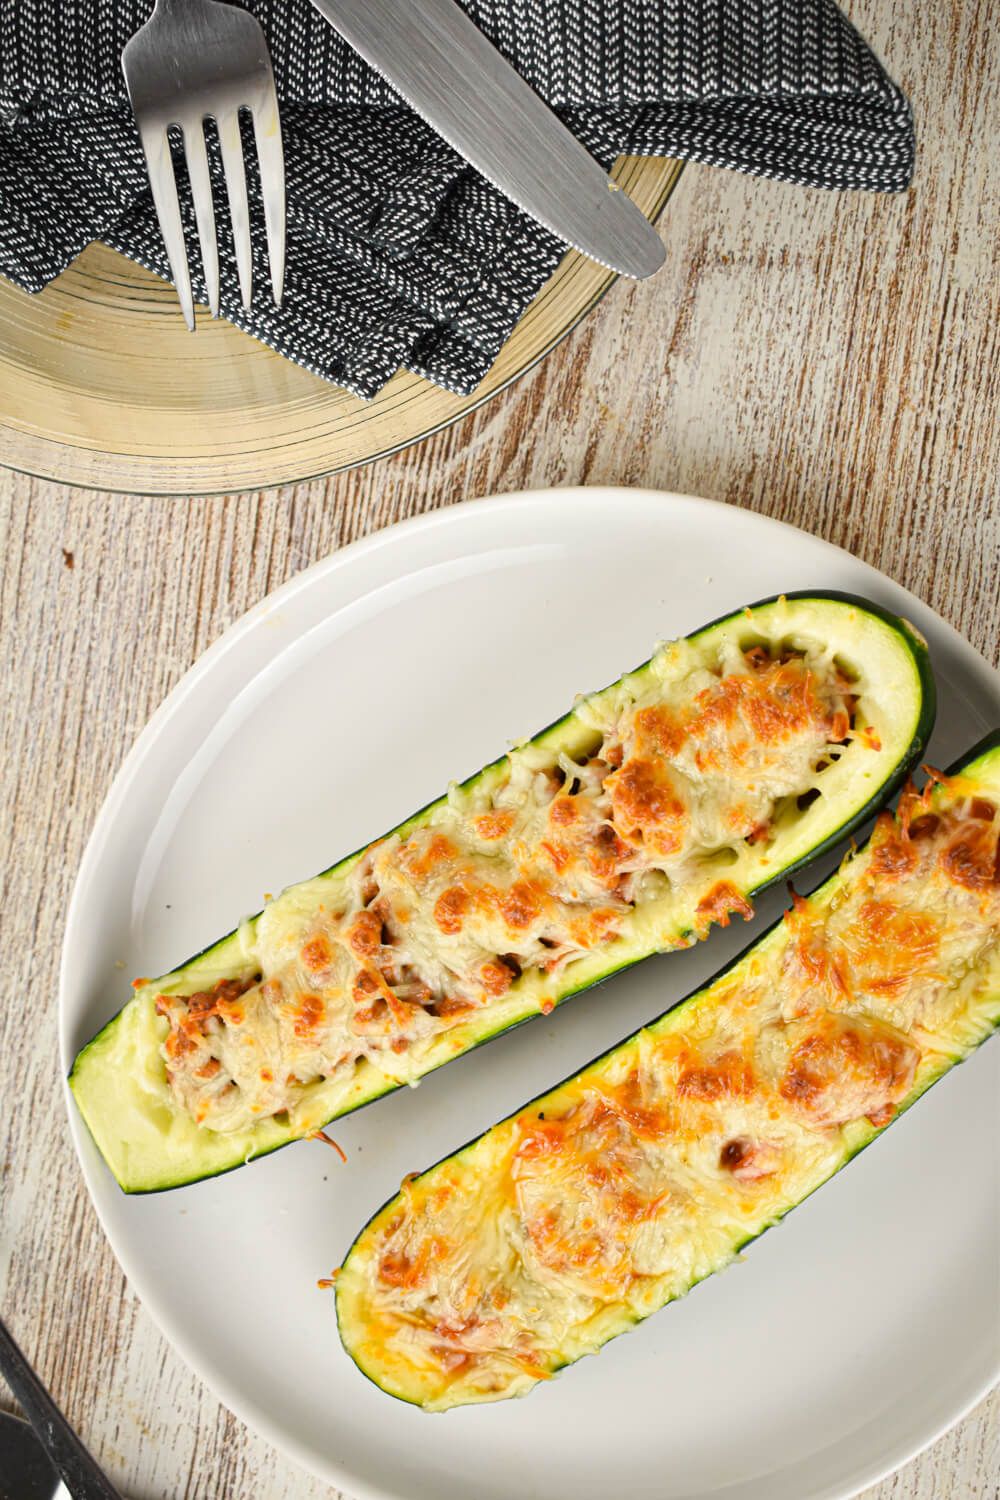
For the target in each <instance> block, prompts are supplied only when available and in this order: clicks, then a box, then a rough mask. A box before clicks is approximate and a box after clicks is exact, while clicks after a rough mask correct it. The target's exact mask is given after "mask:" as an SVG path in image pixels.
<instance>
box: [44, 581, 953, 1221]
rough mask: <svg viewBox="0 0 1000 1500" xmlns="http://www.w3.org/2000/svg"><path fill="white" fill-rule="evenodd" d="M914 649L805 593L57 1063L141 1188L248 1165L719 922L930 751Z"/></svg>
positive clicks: (573, 733) (866, 613) (578, 711)
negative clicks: (68, 1067)
mask: <svg viewBox="0 0 1000 1500" xmlns="http://www.w3.org/2000/svg"><path fill="white" fill-rule="evenodd" d="M933 716H934V688H933V680H932V677H931V673H930V666H929V662H928V657H927V651H926V647H925V645H924V642H923V641H922V640H921V639H920V637H919V636H918V635H917V634H916V633H915V632H914V631H913V630H912V629H911V628H910V627H909V626H908V625H907V624H906V623H904V622H903V621H902V620H899V619H897V618H895V617H894V616H892V615H889V614H887V613H885V612H884V611H882V610H880V609H878V608H877V607H876V606H874V605H871V604H867V603H865V602H864V601H862V600H856V599H852V598H848V597H845V596H840V595H823V594H809V595H801V596H796V595H790V596H788V597H783V598H779V599H774V600H768V601H765V602H764V603H762V604H759V605H755V606H754V607H752V608H747V609H745V610H741V611H739V612H738V613H736V614H733V615H730V616H728V617H727V618H725V619H723V620H719V621H717V622H715V623H714V624H712V625H710V626H707V627H705V628H704V629H702V630H700V631H698V632H697V633H696V634H694V635H692V636H688V637H687V638H685V639H684V640H680V641H676V642H673V643H672V644H670V645H667V646H664V647H662V648H661V649H660V650H659V651H657V653H656V654H655V655H654V656H653V657H652V658H651V659H650V660H649V661H648V662H646V663H645V664H644V665H643V666H641V667H640V668H639V669H638V670H637V671H635V672H632V673H630V674H629V675H627V676H625V677H623V678H621V679H620V680H619V681H618V682H616V683H614V684H613V685H612V686H611V687H608V688H605V689H604V690H603V691H602V692H599V693H595V694H593V695H591V696H590V697H585V698H583V699H581V700H579V701H578V702H577V704H576V706H575V707H574V708H573V709H572V711H571V712H570V713H568V714H567V715H566V716H565V717H564V718H562V719H560V720H559V721H558V722H557V723H555V724H553V725H551V726H550V727H549V728H548V729H545V730H543V731H542V732H541V733H540V734H538V735H536V736H535V737H534V739H532V740H530V741H527V742H525V743H522V744H520V745H518V746H517V747H516V748H515V749H514V750H512V751H511V752H510V753H509V754H508V755H505V756H504V757H503V758H502V759H500V760H498V761H495V762H494V763H493V764H491V765H489V766H487V767H486V768H485V769H484V770H482V771H480V772H478V773H477V774H476V775H475V776H472V777H470V778H469V779H468V780H466V781H464V782H463V783H461V784H460V785H454V786H452V788H451V789H450V790H449V792H448V793H447V794H446V795H445V796H443V797H441V798H440V799H439V800H438V801H436V802H433V803H431V804H430V805H429V806H428V807H425V808H424V809H423V810H422V811H420V812H418V813H417V814H415V815H414V816H413V817H412V818H410V819H409V820H408V821H407V822H405V823H403V824H401V825H400V826H399V827H398V828H395V829H393V830H392V831H391V832H390V833H388V834H386V835H385V836H384V837H383V838H381V839H379V840H377V841H376V842H375V843H373V844H370V845H368V846H367V847H366V848H364V849H361V850H359V851H358V852H356V853H354V854H352V855H350V856H348V857H347V858H346V859H343V860H341V861H340V862H339V863H338V864H336V865H334V866H332V868H330V869H329V870H327V871H326V872H325V873H324V874H322V875H320V876H317V877H316V878H314V879H312V880H307V881H304V882H303V883H301V884H299V885H296V886H292V887H290V888H289V889H288V890H286V891H285V892H284V893H283V894H282V895H281V896H279V897H278V898H277V900H274V901H271V902H270V903H269V904H268V905H267V906H266V907H265V909H264V911H263V912H261V913H259V914H258V915H257V916H256V917H253V918H250V919H248V920H247V921H244V922H243V923H241V925H240V926H239V927H238V928H237V929H236V930H235V931H234V932H232V933H230V934H229V935H228V936H227V937H225V938H223V939H222V940H221V941H220V942H218V943H216V944H214V945H213V946H212V947H210V948H207V949H206V950H205V951H204V952H202V953H200V954H199V955H197V956H196V957H195V958H193V959H191V960H189V961H188V962H187V963H185V964H183V965H181V966H180V967H179V968H177V969H175V970H174V971H173V972H172V973H170V974H167V975H165V976H164V977H162V978H160V979H156V980H139V981H136V986H137V992H136V994H135V997H134V998H133V999H132V1000H131V1001H130V1002H129V1003H128V1004H127V1005H126V1006H125V1007H124V1009H123V1010H122V1011H120V1012H119V1014H118V1015H117V1016H116V1017H115V1018H114V1019H113V1020H112V1021H111V1022H109V1024H108V1025H107V1026H105V1028H104V1030H103V1031H101V1032H100V1033H99V1034H98V1035H97V1036H96V1037H95V1038H94V1039H93V1041H91V1042H90V1043H89V1045H88V1046H86V1047H85V1048H84V1049H83V1050H82V1051H81V1053H80V1054H79V1056H78V1057H77V1059H76V1062H75V1064H74V1066H73V1070H72V1073H71V1075H70V1084H71V1087H72V1090H73V1093H74V1095H75V1097H76V1100H77V1103H78V1105H79V1108H80V1110H81V1112H82V1114H83V1117H84V1119H85V1120H86V1122H87V1125H88V1126H89V1128H90V1131H91V1133H92V1135H93V1137H94V1139H95V1141H96V1142H97V1145H98V1147H99V1148H100V1150H101V1152H102V1153H103V1155H104V1157H105V1160H106V1161H107V1163H108V1165H109V1166H110V1168H111V1170H112V1172H113V1173H114V1175H115V1177H116V1178H117V1180H118V1182H119V1183H120V1185H121V1186H122V1187H123V1188H124V1189H125V1190H126V1191H127V1192H149V1191H155V1190H158V1189H163V1188H168V1187H176V1186H179V1185H181V1184H183V1183H187V1182H192V1181H195V1180H197V1179H199V1178H203V1177H208V1176H213V1175H215V1174H217V1173H219V1172H224V1171H227V1170H229V1169H230V1168H232V1167H235V1166H239V1165H242V1164H243V1163H244V1162H245V1161H247V1160H249V1159H250V1158H251V1157H254V1156H260V1155H263V1154H264V1153H266V1152H269V1151H273V1150H275V1149H276V1148H278V1147H280V1146H283V1145H285V1144H287V1143H288V1142H289V1141H292V1140H295V1139H298V1138H301V1137H303V1136H307V1135H310V1134H312V1133H314V1132H316V1131H317V1130H318V1129H320V1128H321V1127H322V1126H323V1125H324V1124H326V1123H327V1122H328V1121H330V1120H332V1119H334V1118H336V1117H337V1116H339V1115H343V1114H346V1113H348V1112H349V1111H351V1110H354V1109H357V1108H358V1107H359V1106H361V1105H363V1104H365V1103H367V1102H368V1101H369V1100H372V1099H374V1098H377V1097H378V1096H379V1095H381V1094H385V1093H386V1092H387V1091H389V1090H390V1089H394V1088H398V1087H399V1086H400V1085H402V1084H404V1083H409V1084H412V1083H415V1082H416V1081H417V1080H418V1079H419V1078H420V1077H422V1076H423V1074H425V1073H427V1072H429V1071H430V1070H431V1069H434V1068H437V1067H439V1066H440V1065H441V1064H442V1063H445V1062H447V1061H449V1060H450V1059H451V1058H453V1057H456V1056H458V1055H459V1054H460V1053H463V1052H466V1051H468V1050H469V1048H471V1047H474V1046H478V1045H479V1044H480V1043H482V1042H484V1041H486V1040H487V1039H489V1038H490V1037H492V1036H495V1035H496V1034H497V1033H499V1032H502V1031H506V1030H507V1029H508V1028H509V1027H511V1026H514V1025H516V1024H517V1023H518V1022H521V1021H524V1020H527V1019H528V1018H529V1017H530V1016H533V1015H535V1014H537V1013H538V1012H539V1011H542V1012H548V1011H550V1010H551V1009H552V1008H553V1007H554V1006H555V1005H557V1004H559V1003H560V1002H561V1001H563V1000H565V999H566V998H567V997H568V996H570V995H572V994H575V993H576V992H577V991H579V990H581V989H584V988H586V987H588V986H590V985H592V984H595V983H596V982H598V981H599V980H601V979H604V978H606V977H607V976H608V975H609V974H612V973H614V972H615V971H616V970H618V969H621V968H623V967H625V966H626V965H628V964H632V963H635V962H637V961H638V960H639V959H642V958H645V957H646V956H647V955H649V954H651V953H655V952H660V951H663V950H665V949H669V948H677V947H686V946H688V945H689V944H691V943H692V942H694V941H695V940H696V939H698V938H701V937H704V936H705V935H706V933H707V931H708V929H709V927H710V925H711V924H712V923H713V922H721V923H725V922H726V921H728V919H729V916H730V914H732V913H736V912H739V913H741V914H743V915H744V916H748V915H750V911H751V908H750V904H749V902H750V898H751V897H752V896H753V895H754V894H755V893H756V892H757V891H759V890H761V889H763V887H765V886H767V885H770V884H771V883H772V882H773V881H775V880H777V879H779V878H780V877H782V876H785V875H788V874H789V873H790V872H791V871H793V870H795V869H797V868H798V867H799V866H800V865H802V864H803V863H804V862H806V861H807V860H809V859H812V858H814V857H815V856H816V855H817V854H819V853H820V852H822V851H823V850H824V849H825V848H827V847H828V846H829V845H830V844H831V843H832V842H834V841H835V840H837V839H839V838H841V837H843V836H844V835H845V834H846V833H848V832H849V831H850V830H851V829H852V828H854V827H855V826H856V825H857V823H858V822H860V821H861V820H862V819H863V818H864V817H865V816H866V815H868V814H869V813H870V812H871V811H872V810H873V809H874V807H875V806H876V805H877V804H878V803H879V802H880V800H881V799H884V798H885V797H887V796H888V795H889V794H890V792H891V791H892V790H893V789H894V788H895V786H896V785H897V784H898V783H899V782H900V780H901V779H902V777H903V776H904V775H905V773H906V772H907V771H908V770H909V768H910V767H911V766H912V765H913V764H914V763H915V761H916V759H917V758H918V757H919V754H920V752H921V750H922V748H923V746H924V744H925V742H926V739H927V735H928V733H929V732H930V728H931V724H932V721H933Z"/></svg>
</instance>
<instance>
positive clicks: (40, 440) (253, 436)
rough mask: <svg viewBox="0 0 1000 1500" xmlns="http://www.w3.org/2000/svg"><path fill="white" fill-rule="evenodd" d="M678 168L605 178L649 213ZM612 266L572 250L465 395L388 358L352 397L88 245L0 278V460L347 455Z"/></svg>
mask: <svg viewBox="0 0 1000 1500" xmlns="http://www.w3.org/2000/svg"><path fill="white" fill-rule="evenodd" d="M681 167H682V164H681V163H680V162H676V161H671V160H667V159H663V158H653V157H634V156H627V157H621V158H620V159H619V161H618V163H617V166H616V169H615V177H616V178H617V180H618V181H619V182H620V183H621V185H622V187H623V188H625V190H626V191H627V192H628V193H629V195H630V196H631V197H632V198H634V199H635V201H636V202H637V203H638V204H639V206H640V207H641V208H642V210H643V212H644V213H646V214H647V215H648V216H649V217H650V218H656V216H657V215H658V214H659V213H660V211H661V210H662V208H663V207H664V205H665V203H666V202H667V199H668V198H669V197H670V194H671V192H672V191H673V188H674V185H675V184H676V182H677V179H678V177H679V176H680V173H681ZM614 280H615V277H614V274H613V273H612V272H610V271H608V270H606V269H605V268H604V267H603V266H599V265H597V264H595V262H594V261H591V260H588V259H587V258H586V257H585V256H582V255H580V254H578V253H576V252H575V251H573V252H571V253H570V254H568V255H567V256H566V257H565V259H564V260H563V261H562V262H561V263H560V265H559V267H558V269H557V270H556V272H555V274H554V275H553V276H552V277H551V279H550V280H549V281H548V282H547V283H546V284H545V286H544V287H543V288H542V290H541V291H540V292H539V294H538V296H537V297H536V298H535V299H534V301H533V302H532V303H531V305H530V306H529V308H528V309H527V311H526V312H525V314H524V317H523V318H522V319H521V321H520V323H519V324H518V325H517V328H516V329H515V330H514V332H513V334H512V335H511V337H510V338H509V339H508V341H507V343H506V344H505V345H504V347H503V349H502V350H501V352H500V355H499V357H498V359H497V361H496V363H495V364H494V366H493V368H492V369H491V370H490V372H489V374H488V375H487V377H486V379H485V380H484V381H483V382H482V384H481V385H480V386H479V387H478V388H477V390H476V391H474V392H473V394H472V395H471V396H455V395H452V394H451V393H450V392H449V391H444V390H441V389H440V388H439V387H438V386H435V385H431V384H430V382H429V381H426V380H423V379H421V378H420V376H418V375H412V374H410V373H409V372H408V371H401V372H400V373H399V374H397V375H395V376H394V377H393V379H392V380H390V381H389V383H388V385H386V386H385V387H384V389H383V390H382V391H381V392H380V393H379V395H378V396H376V397H375V399H374V400H373V401H369V402H365V401H361V400H359V399H358V397H356V396H352V395H350V394H349V393H348V392H347V391H343V390H340V389H339V388H338V387H336V386H332V385H328V384H327V383H326V382H325V381H322V380H319V379H318V378H317V377H316V376H315V375H310V374H309V373H308V371H306V370H302V369H300V368H299V367H298V366H297V365H293V364H291V363H290V361H288V360H286V359H283V358H282V357H281V356H280V355H278V354H275V353H274V352H273V351H272V350H270V349H267V348H265V347H264V345H263V344H259V343H258V342H257V341H256V340H255V339H252V338H249V337H248V336H247V335H246V334H243V333H240V332H238V330H237V329H235V328H233V327H231V326H230V325H229V324H228V323H225V322H222V321H219V322H214V321H212V320H211V319H210V317H209V316H208V314H207V312H205V311H204V310H202V311H201V312H200V315H199V321H198V332H197V334H196V335H195V336H194V337H192V336H191V334H189V333H188V331H187V329H186V328H185V326H184V322H183V319H182V318H181V315H180V313H179V311H178V307H177V298H176V295H175V293H174V290H173V288H172V287H171V286H168V285H167V283H166V282H163V281H161V280H159V278H158V277H156V276H153V275H151V274H150V273H149V272H147V271H145V270H143V269H142V268H141V267H140V266H137V265H135V264H134V263H133V262H132V261H129V260H126V259H124V258H123V257H122V256H120V255H117V254H116V253H115V252H114V251H113V250H109V249H108V248H107V247H106V246H104V245H99V244H95V245H91V246H90V247H89V249H87V250H86V251H85V252H84V253H83V254H82V255H81V256H80V257H79V258H78V259H77V260H76V261H74V263H73V265H72V266H70V268H69V269H68V270H67V271H65V272H64V273H63V275H61V276H60V277H59V278H58V279H57V280H56V281H54V282H53V283H52V284H51V285H50V286H48V287H46V289H45V290H44V291H43V292H41V293H40V294H39V295H37V296H28V295H27V294H26V293H24V292H22V291H20V290H19V289H18V288H17V287H15V286H13V285H12V284H11V283H10V282H7V281H4V280H3V279H0V463H3V464H5V465H7V466H8V467H10V468H13V469H20V470H22V471H23V472H25V473H29V474H37V475H40V476H42V477H43V478H46V479H54V480H60V481H63V482H65V483H68V484H78V485H87V486H91V487H93V488H97V489H105V490H120V491H125V492H128V493H132V494H188V493H197V494H206V493H212V492H217V491H226V490H243V489H255V488H262V487H264V486H268V485H276V484H287V483H291V482H294V481H297V480H302V479H308V478H313V477H315V476H317V475H320V474H328V473H332V472H333V471H335V470H337V469H347V468H350V467H352V466H353V465H355V464H363V463H367V462H369V461H370V460H372V459H375V458H380V457H382V456H384V455H385V454H387V453H392V452H394V451H396V450H397V449H399V448H404V447H406V446H407V444H409V443H413V442H416V441H417V440H418V439H419V438H422V437H426V436H427V435H428V434H429V433H431V432H435V431H437V430H438V429H439V428H441V427H445V426H447V425H448V423H450V422H454V421H455V420H456V419H457V418H458V417H461V416H464V415H465V413H466V412H468V411H471V410H472V408H473V407H475V406H478V405H480V403H481V402H483V401H486V400H488V399H489V397H490V396H492V395H495V394H496V392H497V391H499V390H502V389H503V388H504V386H506V385H508V384H509V383H510V382H511V381H512V380H516V378H517V377H518V376H519V375H521V374H523V373H524V371H525V370H527V369H530V367H531V366H532V365H533V364H535V363H536V361H537V360H539V359H541V358H542V356H543V355H544V354H547V353H548V351H549V350H550V349H551V348H552V347H553V345H554V344H556V343H558V341H559V340H560V339H561V338H562V337H563V336H564V335H565V334H566V333H568V332H569V330H570V329H571V328H572V327H573V326H574V325H575V324H576V323H577V322H578V321H579V319H580V318H581V317H583V315H584V313H586V312H587V311H588V310H589V309H590V308H591V307H593V305H594V303H595V302H597V301H598V300H599V298H600V297H601V296H602V295H603V293H604V292H605V291H606V290H607V289H608V287H609V286H610V285H611V284H612V282H613V281H614Z"/></svg>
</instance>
